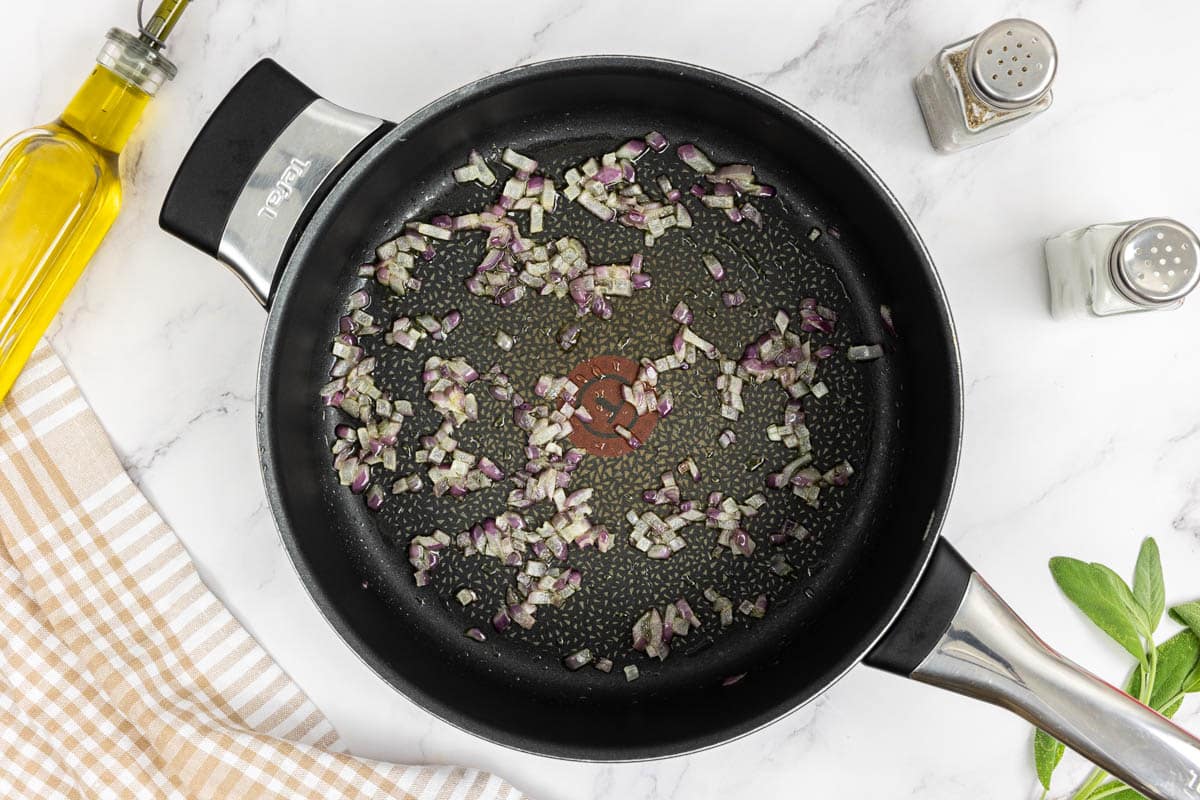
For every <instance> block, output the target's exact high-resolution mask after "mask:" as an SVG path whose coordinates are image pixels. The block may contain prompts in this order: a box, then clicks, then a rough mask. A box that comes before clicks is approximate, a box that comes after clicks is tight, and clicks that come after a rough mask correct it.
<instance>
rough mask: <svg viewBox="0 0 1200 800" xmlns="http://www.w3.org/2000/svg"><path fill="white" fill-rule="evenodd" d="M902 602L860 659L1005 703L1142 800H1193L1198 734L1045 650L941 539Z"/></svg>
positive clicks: (1199, 759)
mask: <svg viewBox="0 0 1200 800" xmlns="http://www.w3.org/2000/svg"><path fill="white" fill-rule="evenodd" d="M956 592H957V594H958V601H957V605H954V604H953V598H954V596H955V593H956ZM909 606H910V607H908V608H906V609H905V611H903V612H902V613H901V616H900V619H899V620H898V621H897V623H896V625H895V627H894V628H893V630H891V631H889V632H888V634H887V636H885V638H884V640H883V641H881V642H880V644H879V645H878V646H877V648H876V650H875V651H873V652H872V653H871V655H870V656H868V659H867V663H869V664H872V665H873V666H879V667H882V668H884V669H889V670H891V671H895V672H900V673H901V674H905V675H907V676H908V677H910V678H913V679H915V680H918V681H922V682H924V683H929V684H932V685H934V686H940V687H941V688H943V689H949V690H950V691H953V692H958V693H959V694H964V695H967V696H968V697H974V698H976V699H979V700H984V701H986V702H989V703H992V704H994V705H998V706H1001V707H1002V708H1007V709H1008V710H1009V711H1012V712H1013V713H1015V714H1017V715H1018V716H1021V717H1024V718H1025V719H1027V720H1029V721H1030V722H1032V723H1033V724H1034V725H1037V726H1038V727H1039V728H1041V729H1042V730H1044V731H1046V733H1049V734H1050V735H1051V736H1053V737H1055V738H1056V739H1058V740H1059V741H1060V742H1062V743H1063V744H1065V745H1067V746H1068V747H1070V748H1071V749H1072V750H1074V751H1075V752H1077V753H1079V754H1080V755H1082V756H1084V757H1086V758H1087V759H1089V760H1091V761H1092V762H1093V763H1095V764H1096V765H1097V766H1100V767H1102V768H1103V769H1105V770H1107V771H1108V772H1110V773H1111V774H1112V775H1113V776H1114V777H1117V778H1120V779H1121V780H1123V781H1124V782H1125V783H1127V784H1129V785H1130V786H1132V787H1133V788H1135V789H1137V790H1138V791H1139V792H1141V793H1142V794H1144V795H1146V797H1149V798H1152V800H1196V799H1197V798H1200V739H1197V738H1196V737H1194V736H1192V735H1191V734H1190V733H1188V732H1187V731H1185V730H1183V729H1182V728H1180V727H1179V726H1178V725H1175V724H1174V723H1173V722H1171V721H1170V720H1168V719H1167V718H1165V717H1163V716H1162V715H1160V714H1158V713H1156V712H1155V711H1153V710H1151V709H1149V708H1147V707H1146V706H1144V705H1142V704H1141V703H1139V702H1138V701H1137V700H1134V699H1133V698H1132V697H1130V696H1129V695H1127V694H1125V693H1124V692H1122V691H1121V690H1120V689H1117V688H1116V687H1114V686H1112V685H1110V684H1108V683H1106V682H1104V681H1102V680H1100V679H1099V678H1097V677H1096V676H1095V675H1092V674H1091V673H1090V672H1088V671H1087V670H1085V669H1083V668H1082V667H1080V666H1078V665H1077V664H1074V663H1072V662H1071V661H1069V660H1068V659H1066V658H1064V657H1063V656H1061V655H1059V654H1058V653H1057V652H1055V651H1054V650H1052V649H1051V648H1050V647H1049V646H1048V645H1046V643H1045V642H1043V641H1042V640H1041V639H1039V638H1038V637H1037V635H1036V634H1034V632H1033V631H1031V630H1030V629H1029V627H1028V626H1027V625H1026V624H1025V623H1024V622H1022V621H1021V619H1020V618H1019V617H1018V616H1017V615H1016V614H1015V613H1014V612H1013V610H1012V609H1011V608H1009V607H1008V605H1007V604H1006V603H1005V602H1004V601H1003V600H1001V599H1000V598H999V597H998V596H997V595H996V593H995V592H994V591H992V588H991V587H990V586H988V584H987V582H986V581H985V580H984V579H983V578H982V577H980V576H979V574H978V573H977V572H975V571H974V570H972V569H971V568H970V566H969V565H968V564H967V563H966V562H965V561H963V560H962V557H961V556H959V555H958V553H957V552H955V551H954V549H953V548H952V547H950V545H948V544H946V543H945V542H939V543H938V549H937V551H936V552H935V553H934V561H933V563H932V564H931V566H930V569H929V570H927V574H926V576H925V577H924V578H922V582H921V585H919V586H918V588H917V591H916V592H915V593H914V597H913V598H912V600H910V604H909ZM947 611H949V614H948V617H949V619H948V621H946V618H945V616H941V618H940V623H939V619H938V618H939V616H940V614H939V612H941V614H945V612H947ZM914 612H915V613H916V614H918V615H919V616H920V617H921V618H920V619H917V618H914V617H912V616H910V615H911V614H913V613H914ZM931 618H932V619H931ZM931 622H932V623H933V625H932V626H931V624H930V623H931ZM936 627H940V628H941V629H942V632H941V633H940V635H937V636H936V638H934V637H933V634H934V629H935V628H936ZM922 649H924V651H925V652H924V653H923V654H922V653H921V650H922Z"/></svg>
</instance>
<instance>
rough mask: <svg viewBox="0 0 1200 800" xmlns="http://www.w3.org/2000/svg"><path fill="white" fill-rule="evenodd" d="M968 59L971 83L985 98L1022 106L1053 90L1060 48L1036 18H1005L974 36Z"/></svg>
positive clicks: (1001, 103) (1002, 104) (1000, 104)
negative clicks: (1051, 87)
mask: <svg viewBox="0 0 1200 800" xmlns="http://www.w3.org/2000/svg"><path fill="white" fill-rule="evenodd" d="M967 61H968V63H969V64H970V74H971V83H972V84H974V88H975V90H976V91H977V92H978V93H979V94H980V96H982V98H983V99H984V100H985V101H987V102H988V103H990V104H992V105H995V106H998V107H1000V108H1020V107H1022V106H1026V105H1029V104H1030V103H1034V102H1037V101H1038V100H1039V99H1041V97H1042V95H1044V94H1045V93H1046V92H1047V91H1049V90H1050V84H1051V83H1052V82H1053V81H1054V72H1055V70H1056V69H1057V68H1058V49H1057V48H1056V47H1055V46H1054V40H1053V39H1051V38H1050V34H1049V33H1047V32H1046V29H1045V28H1043V27H1042V26H1041V25H1038V24H1037V23H1036V22H1030V21H1029V20H1027V19H1002V20H1000V21H999V22H997V23H996V24H995V25H992V26H990V27H988V28H987V29H986V30H984V31H983V32H982V33H980V34H979V35H978V36H976V37H975V41H974V42H973V43H972V44H971V50H970V53H968V56H967Z"/></svg>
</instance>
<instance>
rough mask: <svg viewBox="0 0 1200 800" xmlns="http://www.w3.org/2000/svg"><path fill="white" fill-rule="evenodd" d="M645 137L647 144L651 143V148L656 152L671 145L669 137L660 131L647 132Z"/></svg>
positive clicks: (662, 150)
mask: <svg viewBox="0 0 1200 800" xmlns="http://www.w3.org/2000/svg"><path fill="white" fill-rule="evenodd" d="M645 138H646V144H648V145H650V148H651V149H652V150H654V152H656V153H661V152H664V151H665V150H666V149H667V147H668V146H669V143H668V142H667V137H666V136H663V135H662V134H661V133H659V132H658V131H650V132H649V133H647V134H646V137H645Z"/></svg>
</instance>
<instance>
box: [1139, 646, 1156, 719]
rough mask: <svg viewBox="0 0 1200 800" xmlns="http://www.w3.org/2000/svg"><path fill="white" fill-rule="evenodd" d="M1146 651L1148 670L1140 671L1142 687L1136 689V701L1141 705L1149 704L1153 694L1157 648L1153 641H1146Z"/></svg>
mask: <svg viewBox="0 0 1200 800" xmlns="http://www.w3.org/2000/svg"><path fill="white" fill-rule="evenodd" d="M1146 651H1147V652H1146V655H1147V656H1148V657H1149V659H1150V668H1149V669H1147V670H1143V671H1142V685H1141V686H1139V687H1138V701H1139V702H1140V703H1141V704H1142V705H1146V704H1148V703H1149V702H1150V697H1151V696H1152V695H1153V694H1154V679H1155V677H1156V675H1157V673H1158V648H1157V647H1155V646H1154V640H1153V639H1148V640H1147V642H1146Z"/></svg>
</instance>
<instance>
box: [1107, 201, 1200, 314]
mask: <svg viewBox="0 0 1200 800" xmlns="http://www.w3.org/2000/svg"><path fill="white" fill-rule="evenodd" d="M1198 251H1200V240H1198V239H1197V238H1196V234H1195V233H1193V232H1192V231H1191V229H1189V228H1188V227H1187V226H1186V225H1183V224H1182V223H1179V222H1176V221H1175V220H1173V219H1163V218H1154V219H1144V220H1142V221H1141V222H1135V223H1133V224H1132V225H1130V226H1129V227H1128V228H1126V229H1125V231H1124V232H1123V233H1122V234H1121V235H1120V237H1118V239H1117V241H1116V242H1115V243H1114V244H1113V249H1112V253H1111V255H1110V259H1109V260H1110V267H1111V269H1112V275H1113V282H1114V283H1115V284H1116V286H1117V288H1118V289H1120V290H1121V293H1122V294H1124V295H1125V296H1126V297H1128V298H1129V299H1130V300H1132V301H1133V302H1135V303H1138V304H1140V305H1148V306H1161V305H1170V304H1171V303H1175V302H1177V301H1178V300H1180V299H1181V298H1183V296H1184V295H1186V294H1187V293H1188V292H1190V291H1191V290H1192V289H1194V288H1196V283H1197V282H1198V281H1200V255H1198Z"/></svg>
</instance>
